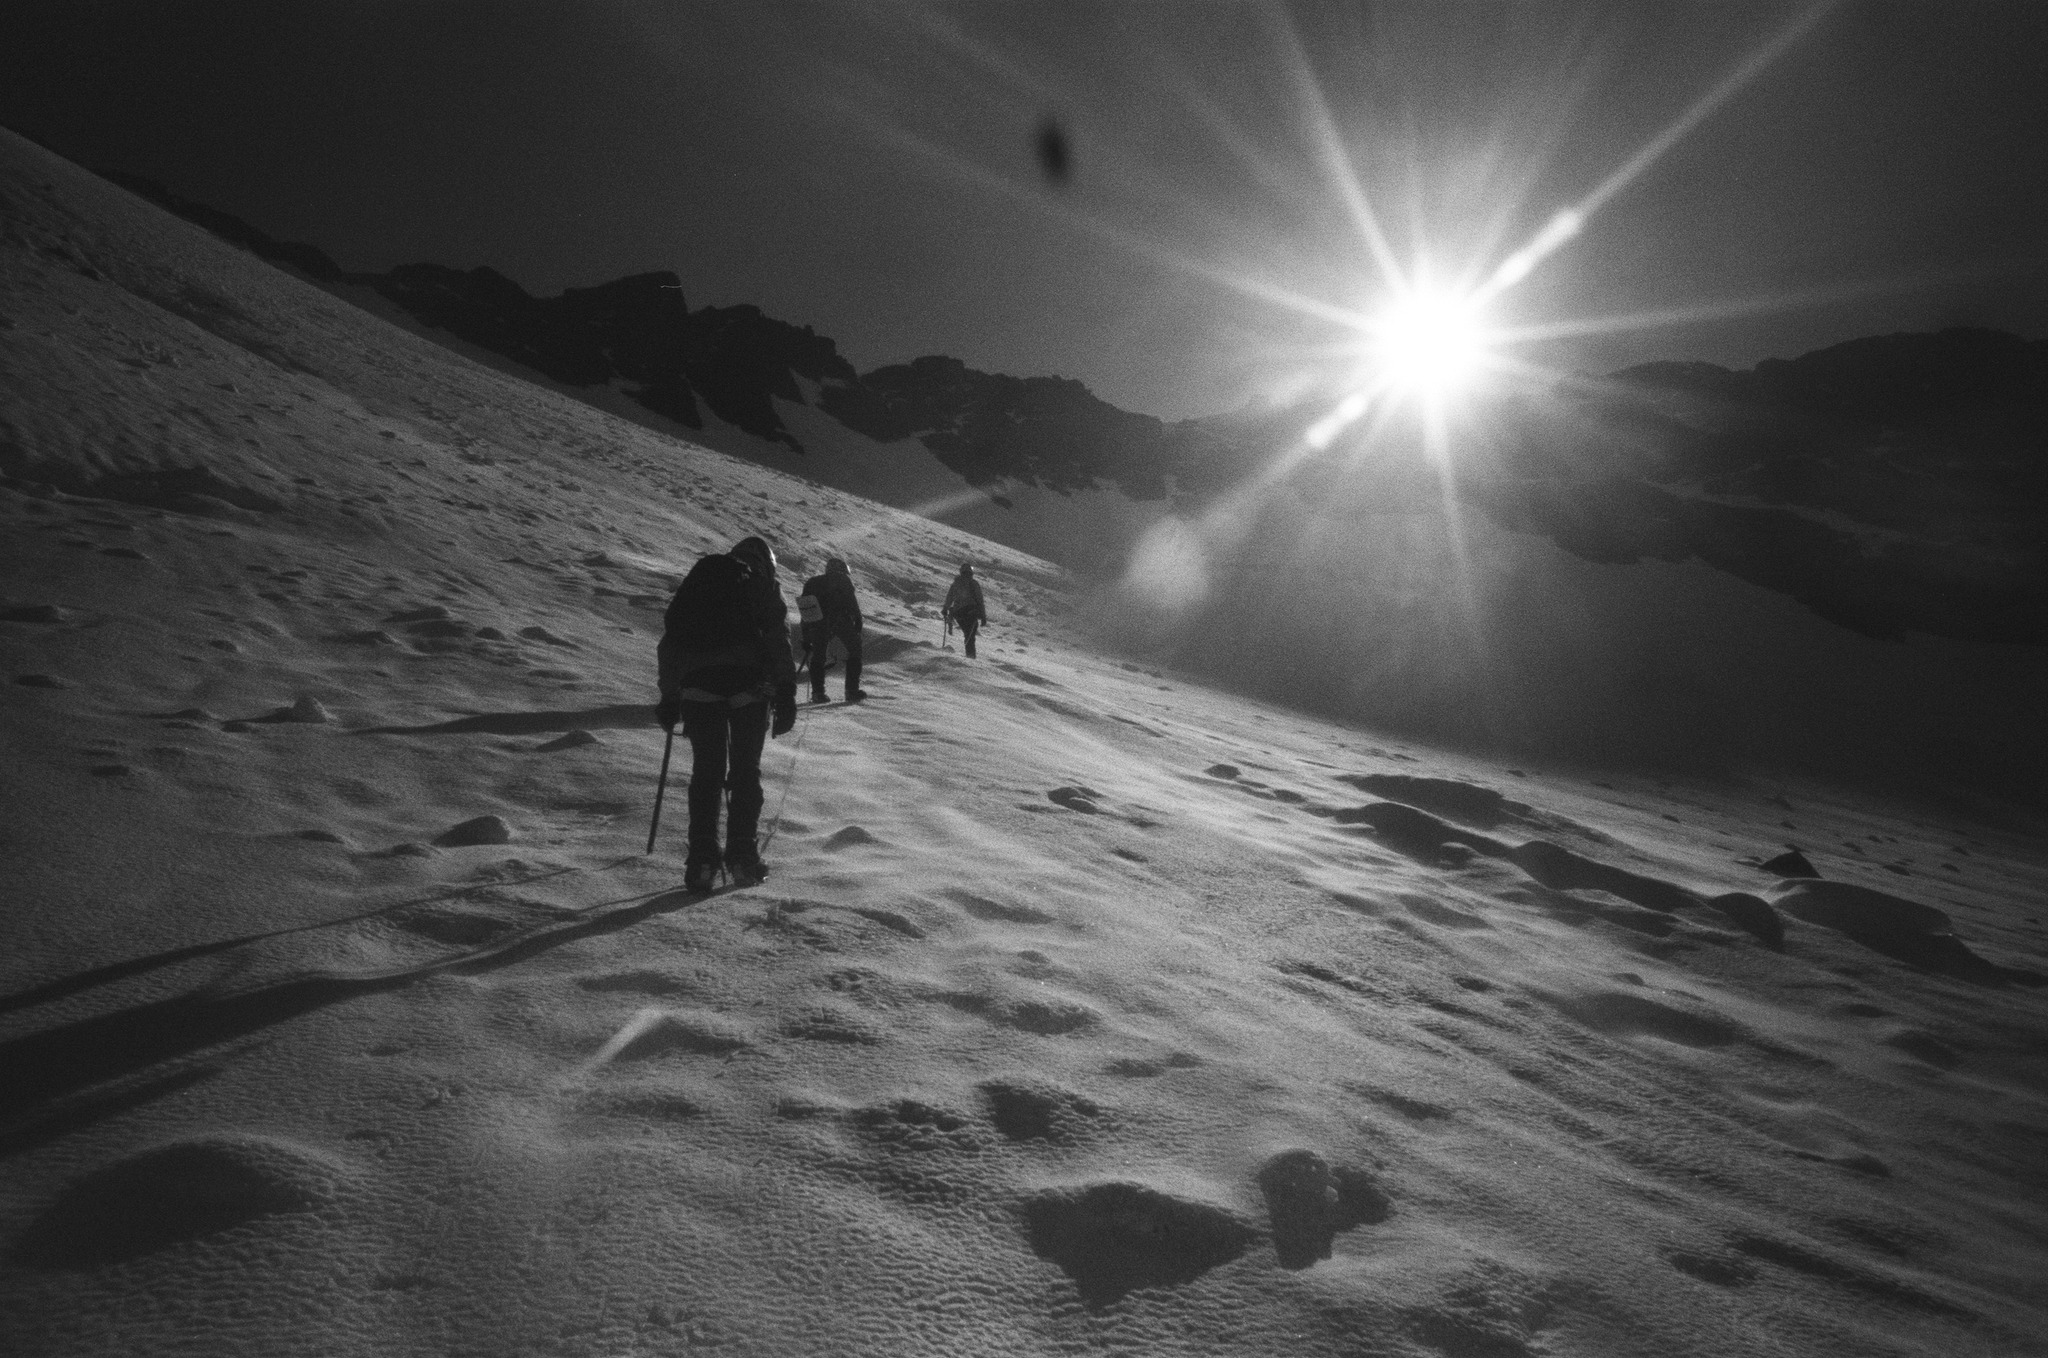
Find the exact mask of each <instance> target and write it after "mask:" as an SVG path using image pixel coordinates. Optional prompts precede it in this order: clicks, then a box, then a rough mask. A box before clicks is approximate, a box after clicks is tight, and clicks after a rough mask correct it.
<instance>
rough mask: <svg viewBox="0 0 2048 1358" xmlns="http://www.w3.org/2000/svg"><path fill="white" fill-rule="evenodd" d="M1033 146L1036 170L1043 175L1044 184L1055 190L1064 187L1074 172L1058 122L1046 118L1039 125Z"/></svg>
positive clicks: (1069, 150)
mask: <svg viewBox="0 0 2048 1358" xmlns="http://www.w3.org/2000/svg"><path fill="white" fill-rule="evenodd" d="M1033 145H1034V147H1035V149H1036V150H1037V152H1038V168H1039V169H1040V170H1042V171H1044V173H1045V182H1046V183H1048V184H1051V185H1052V186H1053V187H1055V188H1061V187H1064V186H1065V184H1066V182H1067V179H1068V177H1069V176H1071V175H1072V174H1073V172H1074V158H1073V151H1072V150H1071V149H1070V148H1069V147H1068V145H1067V134H1066V131H1065V130H1064V129H1063V128H1061V126H1060V125H1059V120H1058V119H1056V118H1047V119H1046V120H1045V121H1044V122H1042V123H1040V124H1039V125H1038V139H1037V141H1036V142H1035V143H1033Z"/></svg>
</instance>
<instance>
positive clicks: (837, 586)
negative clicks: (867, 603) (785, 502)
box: [796, 556, 868, 703]
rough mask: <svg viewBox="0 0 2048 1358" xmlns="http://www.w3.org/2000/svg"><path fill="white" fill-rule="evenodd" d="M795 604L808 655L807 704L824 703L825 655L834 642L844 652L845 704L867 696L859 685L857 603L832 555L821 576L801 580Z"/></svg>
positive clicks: (848, 578)
mask: <svg viewBox="0 0 2048 1358" xmlns="http://www.w3.org/2000/svg"><path fill="white" fill-rule="evenodd" d="M796 602H797V609H798V611H799V612H800V613H801V614H802V616H803V620H804V647H805V649H806V650H807V651H808V652H809V653H810V666H811V701H812V702H814V703H822V702H825V701H826V698H825V664H826V660H827V658H828V657H827V654H826V653H827V652H828V651H830V650H831V649H832V643H833V642H834V641H837V642H838V643H839V644H840V645H841V646H843V647H845V649H846V701H848V702H850V703H857V702H859V701H860V700H861V699H863V698H865V697H867V696H868V695H867V692H866V690H864V689H862V688H861V686H860V629H861V616H860V600H859V599H857V598H855V597H854V593H853V577H852V576H851V575H848V574H847V573H846V563H845V562H844V561H841V560H840V559H839V558H838V557H836V556H835V557H832V558H831V559H830V560H828V561H826V563H825V573H824V574H823V575H814V576H812V577H811V578H810V579H808V580H806V581H804V592H803V594H802V595H800V596H799V597H798V598H797V601H796Z"/></svg>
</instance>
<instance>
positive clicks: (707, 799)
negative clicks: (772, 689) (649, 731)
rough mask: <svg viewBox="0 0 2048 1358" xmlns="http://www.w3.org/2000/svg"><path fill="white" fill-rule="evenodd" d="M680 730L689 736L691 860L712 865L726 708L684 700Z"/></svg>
mask: <svg viewBox="0 0 2048 1358" xmlns="http://www.w3.org/2000/svg"><path fill="white" fill-rule="evenodd" d="M683 734H684V735H686V736H688V737H689V738H690V855H689V862H691V863H693V864H694V863H708V864H710V865H711V866H712V868H714V869H716V868H717V866H718V863H719V855H718V804H719V802H720V801H721V800H723V798H724V788H725V762H726V747H727V744H728V741H727V739H726V708H725V704H723V703H684V704H683Z"/></svg>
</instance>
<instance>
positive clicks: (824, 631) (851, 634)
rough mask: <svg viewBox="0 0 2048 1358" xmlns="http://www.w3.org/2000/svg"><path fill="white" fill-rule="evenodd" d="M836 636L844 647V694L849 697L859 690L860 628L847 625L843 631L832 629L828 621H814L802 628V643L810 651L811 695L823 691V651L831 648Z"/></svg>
mask: <svg viewBox="0 0 2048 1358" xmlns="http://www.w3.org/2000/svg"><path fill="white" fill-rule="evenodd" d="M834 637H838V638H839V642H840V644H841V645H843V646H844V647H846V696H847V697H849V698H851V697H852V696H853V695H854V694H855V693H858V692H859V691H860V629H859V628H858V627H849V628H847V629H845V630H844V631H833V630H832V626H831V624H830V623H823V622H814V623H810V624H808V625H806V626H805V628H804V645H805V646H807V647H808V648H809V649H810V652H811V696H812V697H814V698H815V697H817V696H819V695H820V694H822V693H824V691H825V653H826V652H827V651H829V650H831V649H832V638H834Z"/></svg>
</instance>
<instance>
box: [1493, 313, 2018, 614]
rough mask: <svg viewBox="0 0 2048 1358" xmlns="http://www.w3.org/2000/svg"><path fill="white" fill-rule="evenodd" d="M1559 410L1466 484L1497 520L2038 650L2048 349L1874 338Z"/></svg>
mask: <svg viewBox="0 0 2048 1358" xmlns="http://www.w3.org/2000/svg"><path fill="white" fill-rule="evenodd" d="M1555 398H1556V405H1555V407H1554V408H1552V409H1550V410H1548V411H1533V410H1532V411H1530V412H1527V414H1526V415H1525V417H1524V418H1521V419H1518V420H1516V421H1515V422H1514V427H1515V429H1516V433H1517V435H1518V437H1517V438H1516V439H1515V441H1514V442H1513V443H1512V445H1511V448H1512V451H1511V452H1509V453H1508V454H1507V455H1505V456H1504V457H1502V458H1501V460H1500V462H1499V463H1498V464H1497V465H1496V466H1495V467H1493V468H1492V469H1491V473H1490V474H1489V475H1486V476H1484V477H1482V478H1478V479H1475V480H1473V481H1470V482H1467V483H1466V484H1465V485H1464V486H1463V487H1462V489H1463V491H1464V493H1465V494H1466V496H1467V498H1469V499H1471V500H1473V501H1475V502H1476V503H1478V504H1480V505H1481V506H1483V507H1484V508H1485V509H1486V510H1487V512H1488V513H1489V514H1491V515H1492V516H1493V517H1494V518H1495V519H1496V520H1497V521H1499V522H1500V523H1501V524H1503V525H1504V526H1506V527H1510V528H1515V529H1518V530H1521V531H1525V532H1536V533H1541V534H1544V535H1545V536H1548V537H1550V538H1551V539H1553V540H1554V541H1556V542H1557V543H1558V545H1560V546H1562V547H1564V548H1565V549H1566V550H1568V551H1571V552H1573V553H1575V554H1577V555H1579V556H1582V557H1585V558H1586V559H1587V560H1590V561H1601V562H1631V561H1637V560H1640V559H1643V558H1646V557H1647V558H1653V559H1658V560H1665V561H1682V560H1685V559H1687V558H1689V557H1698V558H1699V559H1700V560H1702V561H1704V562H1706V563H1707V564H1709V565H1712V566H1715V567H1718V568H1720V569H1722V570H1725V571H1728V572H1730V573H1731V574H1734V575H1736V576H1738V577H1740V578H1742V579H1744V580H1748V581H1750V582H1751V583H1753V584H1757V585H1761V586H1763V587H1765V588H1767V589H1773V590H1778V591H1781V592H1783V593H1786V594H1789V595H1791V596H1792V597H1793V598H1795V599H1797V600H1799V601H1800V602H1801V603H1803V604H1805V605H1806V606H1807V607H1809V608H1811V609H1813V610H1814V611H1815V612H1816V613H1819V614H1820V615H1821V616H1822V617H1825V618H1828V619H1830V620H1831V621H1834V622H1837V623H1840V624H1841V625H1843V626H1845V627H1849V628H1852V629H1854V630H1856V631H1858V632H1862V633H1864V634H1865V635H1869V636H1878V637H1887V636H1897V635H1900V634H1903V633H1905V632H1908V631H1920V632H1928V633H1932V634H1934V635H1938V636H1950V637H1958V638H1963V639H1967V640H1975V641H2006V642H2026V643H2030V644H2036V645H2038V644H2043V643H2048V343H2044V342H2039V341H2027V340H2023V339H2019V338H2017V337H2015V336H2012V335H2007V334H2001V333H1998V332H1995V331H1988V330H1962V329H1957V330H1945V331H1942V332H1941V333H1939V334H1933V335H1926V334H1906V335H1889V336H1883V337H1878V338H1871V339H1859V340H1852V341H1849V342H1848V343H1845V344H1838V345H1834V346H1832V347H1830V348H1827V349H1822V350H1819V351H1816V352H1814V353H1810V354H1807V355H1804V356H1803V357H1800V358H1796V359H1790V360H1780V359H1773V360H1767V361H1765V362H1763V363H1760V364H1758V365H1757V366H1756V367H1755V368H1753V369H1751V370H1749V371H1747V372H1736V371H1730V370H1728V369H1725V368H1719V367H1715V366H1713V365H1711V364H1704V363H1653V364H1646V365H1644V366H1641V367H1636V368H1630V369H1626V370H1624V371H1622V372H1618V373H1616V374H1614V375H1613V376H1612V377H1610V378H1608V379H1606V380H1604V381H1595V382H1585V383H1575V384H1572V385H1570V386H1568V387H1566V388H1564V389H1561V390H1560V391H1559V392H1557V393H1556V394H1555Z"/></svg>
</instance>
